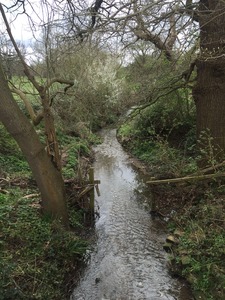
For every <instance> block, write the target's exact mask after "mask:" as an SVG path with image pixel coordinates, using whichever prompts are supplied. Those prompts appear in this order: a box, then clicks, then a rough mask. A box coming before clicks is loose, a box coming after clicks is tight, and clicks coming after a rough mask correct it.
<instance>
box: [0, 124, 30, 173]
mask: <svg viewBox="0 0 225 300" xmlns="http://www.w3.org/2000/svg"><path fill="white" fill-rule="evenodd" d="M0 154H1V155H0V167H1V172H5V173H11V174H12V173H13V174H14V176H22V177H24V176H25V177H28V176H30V175H31V172H30V168H29V166H28V163H27V162H26V161H25V159H24V157H23V154H22V153H21V151H20V149H19V147H18V145H17V143H16V142H15V141H14V140H13V139H12V138H11V136H10V135H9V134H8V133H7V131H6V130H5V128H4V127H3V126H2V125H1V126H0Z"/></svg>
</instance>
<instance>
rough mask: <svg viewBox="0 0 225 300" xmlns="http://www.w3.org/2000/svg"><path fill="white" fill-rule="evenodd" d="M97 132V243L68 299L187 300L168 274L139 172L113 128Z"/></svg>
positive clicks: (187, 295)
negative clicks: (98, 216) (133, 165)
mask: <svg viewBox="0 0 225 300" xmlns="http://www.w3.org/2000/svg"><path fill="white" fill-rule="evenodd" d="M102 136H103V138H104V142H103V143H102V144H101V145H99V146H97V147H96V149H95V154H96V161H95V164H94V168H95V178H96V179H99V180H101V184H100V192H101V196H100V197H98V198H96V203H97V205H98V206H99V213H100V218H99V219H97V221H96V225H95V232H96V243H95V245H94V249H93V251H92V253H91V255H90V259H89V262H88V265H87V268H86V270H85V272H84V275H83V277H82V278H81V280H80V282H79V284H78V286H77V288H76V289H75V290H74V291H73V294H72V295H71V298H70V300H106V299H107V300H164V299H167V300H168V299H169V300H172V299H173V300H174V299H179V300H191V299H192V296H191V294H190V293H189V291H188V289H187V287H186V286H185V285H184V284H183V283H182V282H180V281H178V280H177V279H174V278H172V277H171V276H170V274H169V272H168V267H167V260H166V253H165V252H164V251H163V249H162V245H163V243H164V241H165V237H166V236H165V232H164V231H163V226H162V224H161V222H160V221H159V220H153V219H152V218H151V215H150V214H149V210H148V209H146V208H145V206H146V203H145V202H147V200H148V199H147V198H148V197H150V193H149V194H148V192H147V193H146V187H145V184H144V182H143V180H142V178H141V175H140V174H138V172H137V171H136V170H135V169H134V168H133V167H132V165H131V163H130V160H129V157H128V155H127V154H126V153H125V152H124V150H123V149H122V147H121V145H120V144H119V143H118V142H117V139H116V131H115V130H104V131H103V132H102Z"/></svg>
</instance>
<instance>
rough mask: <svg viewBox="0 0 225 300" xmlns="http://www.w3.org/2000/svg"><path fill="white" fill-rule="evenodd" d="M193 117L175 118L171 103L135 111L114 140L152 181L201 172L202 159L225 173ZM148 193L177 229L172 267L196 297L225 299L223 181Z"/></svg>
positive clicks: (160, 188)
mask: <svg viewBox="0 0 225 300" xmlns="http://www.w3.org/2000/svg"><path fill="white" fill-rule="evenodd" d="M135 114H136V115H135ZM193 120H194V119H193V115H191V116H190V115H187V117H186V118H183V119H182V118H180V119H179V118H178V117H177V111H176V108H173V106H171V107H169V106H168V104H166V105H165V106H162V105H161V104H159V105H157V104H156V105H155V106H152V107H151V108H149V109H148V110H146V111H144V112H142V113H141V112H140V113H136V112H135V111H134V112H133V114H131V115H130V117H129V118H128V119H127V120H126V122H125V123H124V124H122V125H121V126H120V128H119V130H118V138H119V140H120V141H121V143H122V145H123V146H124V147H125V149H127V150H128V151H129V152H130V153H131V154H132V155H134V156H136V157H137V158H139V159H140V160H141V161H142V162H144V164H145V165H146V167H147V170H148V173H149V177H150V176H151V177H155V179H169V178H177V177H183V176H187V175H197V174H201V170H200V169H199V165H201V162H204V164H205V165H206V167H209V168H210V171H211V172H224V169H223V168H220V169H219V170H218V169H216V165H217V164H218V161H217V157H216V156H215V153H216V151H215V150H216V149H213V141H212V138H211V136H210V132H208V131H207V130H206V131H205V132H202V134H201V135H200V137H199V139H200V140H198V141H197V140H196V137H195V131H196V130H195V122H194V121H193ZM197 144H198V148H197V146H196V145H197ZM201 144H202V145H204V147H202V148H201V147H199V146H201ZM151 193H152V197H151V198H154V209H156V211H157V212H158V213H159V215H160V216H161V217H164V218H165V217H166V219H167V220H169V223H168V227H169V230H170V231H171V233H172V234H174V235H175V236H176V232H179V235H178V236H176V239H177V240H178V241H179V243H175V244H174V245H173V246H172V253H171V262H172V264H171V266H172V269H173V271H174V272H175V273H176V274H178V275H179V276H182V277H185V278H186V279H187V280H188V281H189V282H190V284H191V288H192V289H193V291H194V295H195V297H196V299H201V300H222V299H225V263H224V262H225V247H224V245H225V222H224V216H225V188H224V182H223V180H221V179H217V180H214V181H213V180H209V181H203V182H201V181H193V182H191V183H190V182H186V183H178V184H167V185H163V184H160V185H156V186H151Z"/></svg>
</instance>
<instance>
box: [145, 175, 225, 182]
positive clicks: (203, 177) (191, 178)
mask: <svg viewBox="0 0 225 300" xmlns="http://www.w3.org/2000/svg"><path fill="white" fill-rule="evenodd" d="M219 177H225V173H217V174H208V175H196V176H186V177H180V178H169V179H158V180H151V181H147V182H146V183H147V184H165V183H167V184H170V183H179V182H186V181H198V180H207V179H214V178H219Z"/></svg>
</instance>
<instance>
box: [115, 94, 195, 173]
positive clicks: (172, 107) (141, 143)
mask: <svg viewBox="0 0 225 300" xmlns="http://www.w3.org/2000/svg"><path fill="white" fill-rule="evenodd" d="M183 92H184V91H183V90H181V91H180V94H181V95H182V93H183ZM171 96H172V95H171ZM187 101H188V103H189V102H191V100H190V99H189V98H188V99H186V98H184V99H183V100H182V99H180V96H179V97H178V98H177V96H176V95H175V96H174V98H171V99H170V101H167V102H165V101H163V100H161V101H159V102H157V103H155V104H154V105H151V106H149V107H147V108H146V109H145V110H138V108H137V109H136V110H134V111H133V112H132V113H131V114H130V117H129V118H128V120H127V121H126V122H125V123H124V124H122V126H121V127H120V129H119V130H118V136H119V138H120V139H121V142H122V144H123V145H124V146H125V147H127V148H128V149H129V150H130V151H131V152H132V153H133V154H134V155H135V156H137V157H138V158H140V159H141V160H143V161H144V162H146V163H148V164H149V165H151V169H152V170H153V173H154V176H156V175H158V176H165V177H171V176H172V177H177V176H183V175H185V174H188V173H192V172H194V171H196V170H197V164H196V160H195V159H194V157H192V156H191V155H192V154H193V153H194V151H195V146H196V137H195V121H194V117H195V111H194V109H192V110H190V109H187ZM189 104H190V103H189ZM190 106H191V104H190V105H188V108H190ZM155 172H156V173H155Z"/></svg>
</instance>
